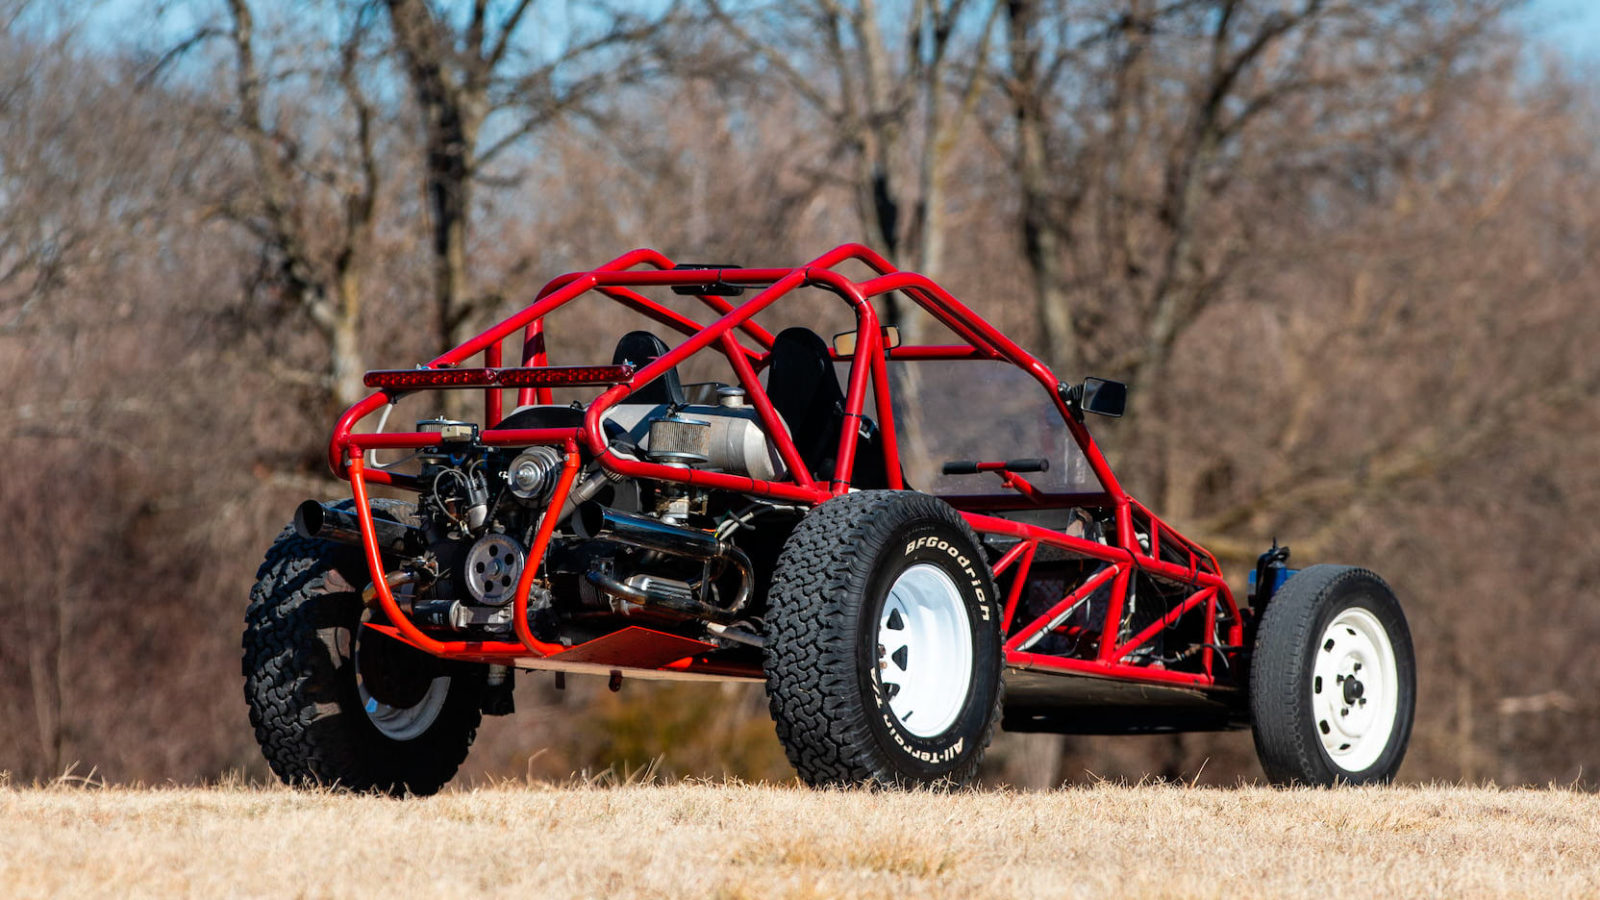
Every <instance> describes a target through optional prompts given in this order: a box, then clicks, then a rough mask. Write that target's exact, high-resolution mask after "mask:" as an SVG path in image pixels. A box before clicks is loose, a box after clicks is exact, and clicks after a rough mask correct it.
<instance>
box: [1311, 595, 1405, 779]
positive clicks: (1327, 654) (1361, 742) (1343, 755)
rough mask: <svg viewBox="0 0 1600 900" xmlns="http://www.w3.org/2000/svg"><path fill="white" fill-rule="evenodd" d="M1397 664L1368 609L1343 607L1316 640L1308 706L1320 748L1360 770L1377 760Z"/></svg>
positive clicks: (1390, 715)
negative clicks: (1319, 638)
mask: <svg viewBox="0 0 1600 900" xmlns="http://www.w3.org/2000/svg"><path fill="white" fill-rule="evenodd" d="M1397 672H1398V666H1397V665H1396V663H1395V656H1394V646H1393V644H1391V643H1390V641H1389V635H1388V632H1386V631H1385V630H1384V627H1383V624H1382V623H1381V622H1379V621H1378V619H1377V617H1376V616H1374V615H1373V614H1372V613H1370V612H1368V611H1366V610H1364V609H1361V608H1359V607H1352V608H1350V609H1346V610H1343V611H1342V612H1340V613H1339V614H1338V615H1337V616H1335V617H1334V620H1333V621H1332V622H1330V623H1329V624H1328V627H1327V629H1326V630H1325V631H1324V632H1323V633H1322V639H1321V640H1320V641H1318V642H1317V649H1316V658H1315V663H1314V665H1313V668H1312V678H1311V684H1310V691H1311V707H1312V711H1313V715H1314V716H1315V718H1316V721H1317V733H1318V735H1319V736H1320V737H1321V739H1322V748H1323V749H1324V750H1326V751H1327V752H1328V756H1329V757H1331V758H1332V760H1333V762H1334V764H1335V765H1337V766H1338V767H1339V768H1341V769H1344V770H1345V771H1347V772H1360V771H1363V770H1365V769H1366V768H1368V767H1370V766H1371V765H1372V764H1373V763H1374V762H1377V760H1378V757H1379V756H1380V755H1381V754H1382V753H1383V750H1384V748H1385V747H1386V746H1388V743H1389V736H1390V734H1391V733H1393V731H1394V720H1395V707H1396V705H1397V702H1398V699H1399V692H1398V691H1397V690H1396V687H1397V686H1398V685H1397Z"/></svg>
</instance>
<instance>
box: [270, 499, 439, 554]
mask: <svg viewBox="0 0 1600 900" xmlns="http://www.w3.org/2000/svg"><path fill="white" fill-rule="evenodd" d="M372 529H373V533H374V534H375V535H377V538H378V548H379V549H380V550H387V551H389V552H391V553H400V554H405V555H408V556H415V555H416V554H418V553H421V552H422V550H423V549H424V548H425V547H426V546H427V540H426V539H425V538H424V537H423V534H422V529H420V528H416V527H413V526H411V525H406V524H404V523H402V522H396V521H394V520H393V519H386V518H384V517H382V516H379V515H376V514H374V515H373V517H372ZM294 530H295V533H296V534H298V535H300V536H301V537H303V538H307V539H309V540H317V541H336V542H338V543H341V544H351V545H354V546H357V547H359V546H361V520H360V519H358V518H356V514H355V513H353V512H351V511H349V510H347V509H339V508H338V507H334V506H329V505H328V504H326V503H323V502H322V501H320V500H307V501H306V502H304V503H302V504H300V505H299V506H297V507H295V510H294Z"/></svg>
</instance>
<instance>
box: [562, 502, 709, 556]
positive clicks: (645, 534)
mask: <svg viewBox="0 0 1600 900" xmlns="http://www.w3.org/2000/svg"><path fill="white" fill-rule="evenodd" d="M582 515H583V516H584V519H585V521H584V525H586V526H590V527H589V529H588V530H589V533H590V534H592V535H594V536H595V537H597V538H604V539H606V540H612V541H616V542H617V543H619V544H627V545H629V546H630V547H638V548H639V549H641V550H656V551H659V552H661V553H670V554H672V555H674V556H688V557H692V558H694V559H716V558H717V557H719V556H721V555H722V553H723V545H722V542H721V541H719V540H717V536H716V535H715V534H712V533H711V532H709V531H697V530H695V529H692V528H679V527H678V526H676V525H668V524H667V523H665V522H660V521H657V520H655V519H651V518H647V517H645V516H636V515H634V514H632V513H625V512H618V511H617V510H614V509H607V508H605V507H603V506H602V507H593V506H591V507H587V508H585V509H584V510H583V512H582Z"/></svg>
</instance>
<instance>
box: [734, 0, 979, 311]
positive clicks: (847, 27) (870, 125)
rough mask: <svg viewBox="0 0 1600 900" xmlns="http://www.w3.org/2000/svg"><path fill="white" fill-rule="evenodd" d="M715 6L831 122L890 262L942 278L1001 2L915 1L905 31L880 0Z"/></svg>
mask: <svg viewBox="0 0 1600 900" xmlns="http://www.w3.org/2000/svg"><path fill="white" fill-rule="evenodd" d="M707 7H708V9H709V11H710V14H711V17H712V18H713V19H714V20H715V21H716V22H718V23H720V24H721V25H722V26H723V27H724V28H725V29H726V30H727V31H728V33H729V34H730V35H732V36H733V37H734V38H735V39H736V40H737V41H738V42H739V43H740V44H741V45H742V46H744V47H746V48H748V49H749V50H750V51H752V52H754V53H756V54H757V55H758V56H759V57H760V59H761V61H762V62H763V64H764V67H765V68H766V69H767V70H768V71H770V73H771V77H773V78H775V79H777V80H778V82H779V83H780V84H781V85H782V86H783V87H784V88H785V89H786V90H789V91H792V92H794V94H795V95H797V96H799V97H801V98H803V99H804V101H805V102H806V104H807V105H808V106H809V107H810V108H811V110H812V112H813V114H814V115H815V116H816V117H817V120H818V121H819V123H820V125H821V127H823V128H825V129H826V130H827V132H828V134H829V135H830V138H831V143H832V147H831V148H830V149H829V151H828V154H827V156H828V158H829V159H830V160H834V159H843V160H845V161H847V163H848V165H849V166H850V169H849V172H850V175H849V178H848V179H847V180H846V186H847V188H848V189H849V191H850V194H851V196H852V197H853V200H854V204H855V209H856V213H857V216H858V218H859V220H860V223H861V228H862V231H863V233H864V236H865V239H866V243H868V244H869V245H871V246H872V247H873V248H874V249H876V250H878V251H879V252H880V253H882V254H883V255H884V256H885V257H886V258H887V259H888V260H889V261H890V262H891V263H894V264H896V265H905V264H909V265H910V266H911V267H913V268H915V269H917V270H918V271H921V272H923V273H925V274H928V275H930V276H937V275H938V274H939V270H940V268H941V265H942V263H943V256H944V246H945V227H944V214H945V204H946V194H947V191H948V189H949V177H950V160H951V157H952V155H953V153H954V150H955V146H956V142H957V140H958V138H959V137H960V135H961V134H962V133H963V131H964V129H965V128H966V127H967V125H968V123H969V122H970V121H971V120H972V118H973V109H974V106H975V105H976V103H977V101H978V99H979V95H980V93H981V88H982V85H983V78H984V71H985V68H986V62H987V58H988V53H989V49H990V34H991V32H992V31H993V28H994V23H995V21H996V19H997V17H998V14H999V6H998V5H996V4H994V3H983V2H970V0H911V3H910V5H909V8H908V9H906V10H904V22H905V24H904V26H903V31H901V32H900V33H899V34H886V33H885V25H886V24H888V23H891V22H896V21H898V20H899V16H898V15H891V14H890V13H889V12H888V11H886V10H883V9H880V8H879V7H878V5H877V3H875V2H873V0H862V2H857V3H841V2H836V0H814V2H811V0H808V2H805V3H800V4H786V5H783V6H780V7H776V8H765V7H757V8H754V9H749V10H741V11H740V12H739V14H737V15H735V14H734V13H731V12H729V11H728V10H726V9H724V8H723V6H722V5H721V4H720V3H719V2H717V0H708V3H707ZM896 12H899V11H896ZM896 39H897V40H898V46H895V45H894V43H893V42H894V41H896ZM796 50H800V51H802V53H801V54H799V58H798V59H796V58H795V57H796V56H797V54H796ZM908 162H909V164H908ZM885 303H886V309H885V316H886V318H888V319H889V320H890V321H891V322H896V323H898V324H900V325H901V327H902V328H903V329H904V330H906V331H907V332H908V333H907V338H908V339H909V340H911V341H917V340H919V339H920V331H921V323H922V320H921V318H920V317H916V316H912V315H910V313H911V309H910V308H908V307H906V306H905V305H904V304H903V302H902V301H901V300H900V299H899V298H898V297H897V296H895V295H890V296H889V297H888V298H886V301H885Z"/></svg>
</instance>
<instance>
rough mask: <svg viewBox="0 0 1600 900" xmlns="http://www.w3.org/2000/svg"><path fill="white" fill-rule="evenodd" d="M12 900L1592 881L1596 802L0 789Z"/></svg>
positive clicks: (1069, 890) (1297, 795) (708, 788)
mask: <svg viewBox="0 0 1600 900" xmlns="http://www.w3.org/2000/svg"><path fill="white" fill-rule="evenodd" d="M0 885H4V888H3V892H4V893H5V894H6V895H7V896H15V897H44V896H50V897H97V896H99V897H109V896H116V897H124V896H131V897H144V896H163V897H164V896H189V897H221V896H259V897H274V898H277V897H354V896H377V895H384V896H394V897H409V896H472V895H483V894H490V895H507V896H510V895H517V896H522V897H541V898H543V897H650V898H659V897H671V896H690V897H730V898H731V897H752V898H754V897H762V898H765V897H894V898H904V897H920V896H943V897H963V898H965V897H1109V896H1117V897H1229V898H1232V897H1317V898H1323V897H1329V896H1337V897H1421V896H1439V897H1474V896H1516V897H1541V898H1545V897H1594V896H1600V797H1597V796H1594V795H1591V794H1585V793H1580V792H1574V791H1567V790H1559V789H1557V790H1548V791H1529V790H1515V791H1502V790H1495V789H1467V788H1452V787H1443V788H1394V789H1382V790H1366V789H1363V790H1338V791H1274V790H1266V789H1261V788H1252V787H1243V788H1238V789H1229V790H1216V789H1205V788H1202V789H1191V788H1188V787H1184V786H1172V785H1157V786H1154V787H1151V786H1144V787H1128V786H1114V785H1103V786H1098V787H1090V788H1074V789H1067V790H1062V791H1057V792H1052V793H1026V794H1025V793H1012V792H1004V791H1001V792H974V793H963V794H957V795H943V796H941V795H935V794H891V793H855V792H851V793H837V792H812V791H808V790H803V789H798V788H794V787H787V786H779V787H773V786H753V785H743V784H679V785H672V786H654V785H640V784H634V785H625V786H621V787H597V786H559V787H558V786H549V785H533V786H524V785H515V786H513V785H501V786H495V787H489V788H482V789H473V790H461V791H452V792H448V793H445V794H443V795H440V796H437V797H432V798H427V799H417V800H407V801H396V800H388V799H375V798H370V797H351V796H343V795H337V794H329V793H297V792H291V791H288V790H283V789H276V788H273V789H264V788H247V787H222V788H213V789H190V788H169V789H154V790H149V789H129V788H94V787H90V788H85V787H71V786H66V785H58V786H53V787H45V788H19V787H13V786H0Z"/></svg>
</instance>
